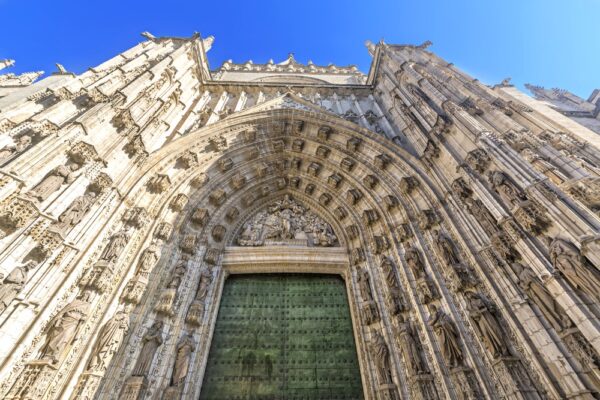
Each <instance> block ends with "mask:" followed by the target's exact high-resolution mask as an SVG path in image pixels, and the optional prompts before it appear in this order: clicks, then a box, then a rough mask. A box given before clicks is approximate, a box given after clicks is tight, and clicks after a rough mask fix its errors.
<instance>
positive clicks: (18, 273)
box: [0, 261, 36, 314]
mask: <svg viewBox="0 0 600 400" xmlns="http://www.w3.org/2000/svg"><path fill="white" fill-rule="evenodd" d="M35 266H36V263H35V262H34V261H28V262H26V263H25V264H23V265H21V266H18V267H16V268H15V269H13V270H12V271H11V272H10V273H9V274H8V275H7V276H6V277H5V278H4V280H2V282H1V283H0V314H1V313H2V312H3V311H4V310H6V309H7V308H8V306H9V305H10V302H11V301H13V299H14V298H15V297H17V295H18V294H19V292H21V290H22V289H23V286H25V283H27V276H28V275H29V271H31V270H32V269H34V268H35Z"/></svg>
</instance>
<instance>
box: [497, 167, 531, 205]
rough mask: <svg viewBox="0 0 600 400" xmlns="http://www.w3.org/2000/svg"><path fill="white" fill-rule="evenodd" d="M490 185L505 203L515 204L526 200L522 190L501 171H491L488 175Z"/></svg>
mask: <svg viewBox="0 0 600 400" xmlns="http://www.w3.org/2000/svg"><path fill="white" fill-rule="evenodd" d="M489 179H490V182H491V184H492V187H493V188H494V190H496V192H498V194H499V195H500V197H501V198H502V200H504V202H505V203H506V204H507V205H511V206H516V205H518V204H519V203H520V202H521V201H525V200H527V197H526V196H525V194H524V193H523V191H522V190H521V189H520V188H519V187H518V186H517V184H516V183H515V182H513V180H512V179H511V178H510V177H509V176H508V175H506V174H505V173H504V172H502V171H493V172H491V173H490V175H489Z"/></svg>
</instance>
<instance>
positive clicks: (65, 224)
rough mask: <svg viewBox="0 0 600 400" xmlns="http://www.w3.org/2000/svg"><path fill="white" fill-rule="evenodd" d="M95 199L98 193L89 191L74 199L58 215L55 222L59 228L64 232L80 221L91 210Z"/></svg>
mask: <svg viewBox="0 0 600 400" xmlns="http://www.w3.org/2000/svg"><path fill="white" fill-rule="evenodd" d="M95 199H96V193H94V192H89V193H86V194H84V195H82V196H79V197H77V198H76V199H75V200H73V202H72V203H71V205H70V206H69V207H68V208H67V209H66V210H65V211H63V213H62V214H60V216H59V217H58V222H56V223H55V227H56V228H57V230H59V231H60V232H64V231H66V230H67V229H69V228H72V227H74V226H75V225H77V224H78V223H80V222H81V221H82V220H83V217H85V215H86V214H87V213H88V212H89V211H90V208H91V207H92V204H94V200H95Z"/></svg>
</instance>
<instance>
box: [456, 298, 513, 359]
mask: <svg viewBox="0 0 600 400" xmlns="http://www.w3.org/2000/svg"><path fill="white" fill-rule="evenodd" d="M466 300H467V309H468V310H469V316H470V317H471V320H473V322H474V324H475V326H476V329H477V331H479V335H480V336H481V337H482V339H483V343H484V345H485V347H486V348H487V350H488V351H489V352H490V354H492V356H493V357H494V358H498V357H502V356H509V355H510V350H509V348H508V344H507V343H506V339H505V338H506V335H505V334H504V332H503V331H502V328H501V327H500V322H499V321H498V316H497V314H498V311H497V310H496V307H495V306H494V305H493V304H492V303H491V302H490V301H489V300H488V299H487V298H485V297H484V296H483V295H482V294H480V293H475V292H467V293H466Z"/></svg>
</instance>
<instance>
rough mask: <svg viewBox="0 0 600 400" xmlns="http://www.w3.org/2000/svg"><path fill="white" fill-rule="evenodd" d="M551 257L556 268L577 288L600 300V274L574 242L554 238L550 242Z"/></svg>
mask: <svg viewBox="0 0 600 400" xmlns="http://www.w3.org/2000/svg"><path fill="white" fill-rule="evenodd" d="M550 259H551V260H552V264H553V265H554V268H556V269H557V270H559V271H560V272H561V273H562V274H563V276H564V277H565V278H566V279H567V281H569V283H570V284H571V285H573V286H574V287H575V288H576V289H579V290H581V291H582V292H584V293H585V294H587V295H588V296H590V297H592V298H595V299H598V300H600V276H599V275H600V274H599V273H598V271H596V270H595V269H592V268H593V267H591V266H590V265H589V264H588V262H587V260H586V259H585V257H583V256H582V255H581V253H580V252H579V249H577V247H575V246H574V245H573V244H572V243H570V242H567V241H566V240H562V239H559V238H554V240H552V242H551V243H550Z"/></svg>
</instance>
